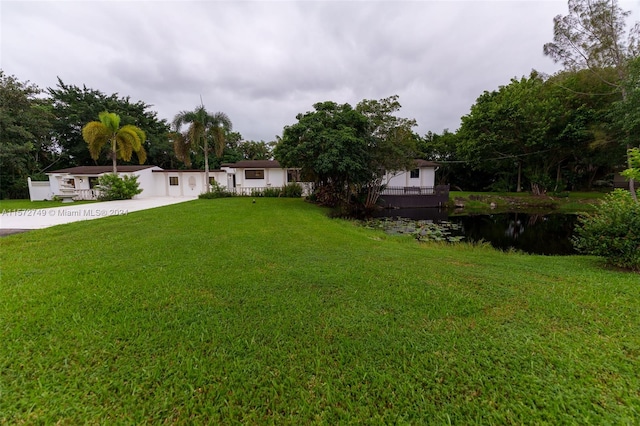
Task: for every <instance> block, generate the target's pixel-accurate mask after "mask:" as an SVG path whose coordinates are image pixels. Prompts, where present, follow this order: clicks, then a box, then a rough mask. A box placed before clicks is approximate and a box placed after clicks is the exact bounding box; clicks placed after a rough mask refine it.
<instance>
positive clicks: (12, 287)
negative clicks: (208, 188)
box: [0, 198, 640, 424]
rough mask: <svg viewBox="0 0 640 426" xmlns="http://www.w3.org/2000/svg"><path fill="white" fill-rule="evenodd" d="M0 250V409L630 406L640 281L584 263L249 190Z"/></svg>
mask: <svg viewBox="0 0 640 426" xmlns="http://www.w3.org/2000/svg"><path fill="white" fill-rule="evenodd" d="M0 248H1V255H0V262H1V266H2V281H1V286H0V294H1V297H0V341H1V342H2V344H1V345H0V423H5V424H14V423H25V424H41V423H44V424H52V423H56V424H86V423H88V424H128V423H135V424H157V423H169V424H194V423H195V424H198V423H210V424H234V423H237V424H240V423H243V424H263V423H277V424H338V423H367V424H379V423H380V424H381V423H414V424H415V423H435V424H442V423H453V424H521V423H537V424H539V423H548V424H567V423H573V424H588V423H597V424H603V423H604V424H638V423H639V422H640V276H639V275H638V274H631V273H626V272H621V271H613V270H607V269H604V268H603V266H602V263H601V262H600V261H599V260H598V259H596V258H593V257H543V256H531V255H523V254H517V253H502V252H498V251H494V250H493V249H491V248H488V247H477V246H476V247H473V246H470V245H457V246H452V245H438V244H419V243H416V242H415V241H414V240H411V239H410V238H402V237H390V236H386V235H384V234H382V233H380V232H377V231H372V230H367V229H364V228H361V227H358V226H356V225H355V224H354V223H352V222H349V221H344V220H336V219H329V218H328V217H327V216H326V212H325V211H323V210H321V209H319V208H317V207H315V206H313V205H310V204H307V203H305V202H303V201H301V200H292V199H258V200H257V202H256V203H255V204H252V203H251V199H246V198H228V199H218V200H196V201H193V202H188V203H183V204H177V205H174V206H168V207H163V208H158V209H153V210H148V211H144V212H136V213H132V214H129V215H126V216H119V217H109V218H105V219H99V220H94V221H88V222H80V223H75V224H70V225H62V226H58V227H54V228H49V229H44V230H38V231H30V232H27V233H24V234H18V235H13V236H9V237H4V238H2V239H0Z"/></svg>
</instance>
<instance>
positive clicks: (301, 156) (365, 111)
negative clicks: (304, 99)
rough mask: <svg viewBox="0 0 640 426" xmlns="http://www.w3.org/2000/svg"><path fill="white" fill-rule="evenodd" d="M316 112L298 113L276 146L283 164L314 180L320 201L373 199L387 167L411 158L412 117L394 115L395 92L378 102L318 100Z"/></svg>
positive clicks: (398, 165)
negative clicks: (293, 122) (342, 102)
mask: <svg viewBox="0 0 640 426" xmlns="http://www.w3.org/2000/svg"><path fill="white" fill-rule="evenodd" d="M313 107H314V109H315V111H311V112H307V113H305V114H298V115H297V117H296V118H297V119H298V122H297V123H296V124H293V125H291V126H286V127H285V128H284V131H283V135H282V138H281V139H280V140H279V142H278V143H277V145H276V147H275V149H274V156H275V157H276V159H277V160H278V161H279V162H280V164H282V165H283V166H285V167H300V168H301V169H302V174H303V178H304V179H310V180H311V181H313V182H314V183H315V185H316V197H317V198H318V201H319V202H321V203H323V204H327V205H332V206H335V205H342V206H345V207H352V204H353V201H354V199H355V198H356V197H359V196H360V195H362V193H363V192H364V199H363V200H358V201H357V202H356V203H355V205H356V207H357V206H358V204H360V203H362V205H363V206H364V207H365V208H369V207H371V206H372V204H373V203H375V200H376V193H379V188H380V183H381V182H380V181H381V179H382V176H384V174H385V173H386V172H387V171H396V170H402V169H407V168H409V167H410V166H411V165H412V164H413V160H414V159H415V139H416V137H415V135H414V134H413V132H412V131H411V128H412V127H413V126H414V125H415V121H414V120H408V119H404V118H399V117H396V116H395V115H393V114H394V113H395V112H396V111H397V110H398V109H399V108H400V104H399V103H398V101H397V96H392V97H390V98H386V99H382V100H380V101H370V100H363V101H362V102H360V103H359V104H358V106H357V107H356V108H355V109H354V108H353V107H351V105H349V104H343V105H339V104H336V103H335V102H321V103H317V104H315V105H314V106H313Z"/></svg>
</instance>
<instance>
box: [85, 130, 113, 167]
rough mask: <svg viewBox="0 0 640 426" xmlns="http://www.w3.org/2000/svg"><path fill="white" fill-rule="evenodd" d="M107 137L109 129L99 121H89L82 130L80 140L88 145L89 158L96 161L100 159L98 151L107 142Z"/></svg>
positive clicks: (109, 134)
mask: <svg viewBox="0 0 640 426" xmlns="http://www.w3.org/2000/svg"><path fill="white" fill-rule="evenodd" d="M109 136H111V133H110V132H109V129H108V128H107V127H106V126H105V125H104V124H103V123H101V122H100V121H91V122H89V123H87V124H86V125H85V126H84V127H83V128H82V139H84V141H85V142H86V143H87V145H89V154H91V158H93V159H94V160H97V159H98V157H100V151H102V147H104V146H105V145H106V143H107V142H108V141H109Z"/></svg>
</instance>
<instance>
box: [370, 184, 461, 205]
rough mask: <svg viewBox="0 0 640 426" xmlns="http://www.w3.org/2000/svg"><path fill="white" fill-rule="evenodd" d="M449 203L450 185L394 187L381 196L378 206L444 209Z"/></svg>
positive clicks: (383, 192) (385, 190)
mask: <svg viewBox="0 0 640 426" xmlns="http://www.w3.org/2000/svg"><path fill="white" fill-rule="evenodd" d="M448 201H449V185H437V186H435V187H433V186H426V187H425V186H393V187H387V188H385V189H384V190H383V191H382V193H381V194H380V198H379V199H378V204H379V205H380V206H382V207H384V208H389V209H391V208H396V209H405V208H419V207H442V206H444V205H446V204H447V202H448Z"/></svg>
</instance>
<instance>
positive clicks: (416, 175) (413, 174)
mask: <svg viewBox="0 0 640 426" xmlns="http://www.w3.org/2000/svg"><path fill="white" fill-rule="evenodd" d="M410 177H411V179H418V178H419V177H420V169H413V170H411V176H410Z"/></svg>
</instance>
